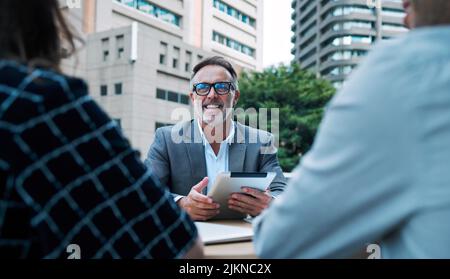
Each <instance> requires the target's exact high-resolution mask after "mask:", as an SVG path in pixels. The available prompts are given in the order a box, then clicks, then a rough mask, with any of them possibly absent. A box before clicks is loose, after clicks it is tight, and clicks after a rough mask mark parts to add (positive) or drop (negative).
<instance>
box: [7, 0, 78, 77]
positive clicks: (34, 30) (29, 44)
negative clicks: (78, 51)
mask: <svg viewBox="0 0 450 279" xmlns="http://www.w3.org/2000/svg"><path fill="white" fill-rule="evenodd" d="M74 39H78V38H77V37H75V36H74V34H73V33H72V31H71V30H70V28H69V25H68V24H67V23H66V21H65V19H64V16H63V14H62V12H61V9H60V7H59V3H58V1H57V0H0V58H3V59H5V58H6V59H14V60H18V61H20V62H22V63H26V64H28V65H31V66H33V65H39V66H44V67H49V68H52V69H54V70H56V71H60V67H59V66H60V62H61V59H63V58H66V57H68V56H70V55H72V54H73V53H74V52H75V42H74Z"/></svg>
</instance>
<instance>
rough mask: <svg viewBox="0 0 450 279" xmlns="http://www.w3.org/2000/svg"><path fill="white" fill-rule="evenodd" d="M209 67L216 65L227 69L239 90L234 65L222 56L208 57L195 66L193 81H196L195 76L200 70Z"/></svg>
mask: <svg viewBox="0 0 450 279" xmlns="http://www.w3.org/2000/svg"><path fill="white" fill-rule="evenodd" d="M209 65H216V66H221V67H223V68H225V70H227V71H228V72H229V73H230V75H231V78H232V81H233V83H234V84H235V85H236V89H237V88H238V82H237V74H236V71H235V70H234V68H233V65H231V63H230V62H228V61H227V60H225V58H223V57H221V56H213V57H208V58H206V59H204V60H202V61H200V63H198V64H197V65H195V67H194V70H193V73H192V77H191V81H192V80H193V79H194V77H195V75H196V74H197V73H198V71H200V69H202V68H203V67H206V66H209Z"/></svg>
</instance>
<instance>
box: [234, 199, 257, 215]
mask: <svg viewBox="0 0 450 279" xmlns="http://www.w3.org/2000/svg"><path fill="white" fill-rule="evenodd" d="M250 199H251V198H250ZM228 204H229V205H233V206H239V207H241V208H243V209H245V210H247V212H250V211H253V210H258V211H260V210H262V209H263V208H262V206H261V205H259V204H258V203H253V202H252V203H249V202H246V201H243V200H238V199H235V198H231V199H230V200H229V201H228Z"/></svg>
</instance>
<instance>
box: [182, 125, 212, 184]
mask: <svg viewBox="0 0 450 279" xmlns="http://www.w3.org/2000/svg"><path fill="white" fill-rule="evenodd" d="M201 138H202V137H201V134H200V131H198V125H197V122H196V120H193V121H191V125H190V127H189V129H188V130H187V131H186V134H185V139H186V141H185V142H187V143H186V144H185V146H186V149H187V154H188V157H189V168H190V169H191V174H192V178H193V179H197V178H200V179H201V178H203V177H205V176H206V175H207V173H206V159H205V147H204V146H203V142H202V141H201ZM181 160H182V159H181V158H180V163H181ZM198 182H200V181H196V182H195V184H196V183H198ZM195 184H194V185H195ZM192 186H193V185H192Z"/></svg>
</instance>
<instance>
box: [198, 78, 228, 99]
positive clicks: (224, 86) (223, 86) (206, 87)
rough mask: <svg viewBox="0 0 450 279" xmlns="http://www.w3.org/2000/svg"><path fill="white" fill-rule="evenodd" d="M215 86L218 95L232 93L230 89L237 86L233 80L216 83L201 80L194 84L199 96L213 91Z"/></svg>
mask: <svg viewBox="0 0 450 279" xmlns="http://www.w3.org/2000/svg"><path fill="white" fill-rule="evenodd" d="M212 87H214V90H215V91H216V93H217V94H218V95H226V94H228V93H230V90H234V89H235V87H234V85H233V83H232V82H228V81H227V82H225V81H221V82H215V83H207V82H200V83H196V84H194V88H193V90H194V92H195V93H196V94H197V95H199V96H206V95H208V94H209V92H210V91H211V88H212Z"/></svg>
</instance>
